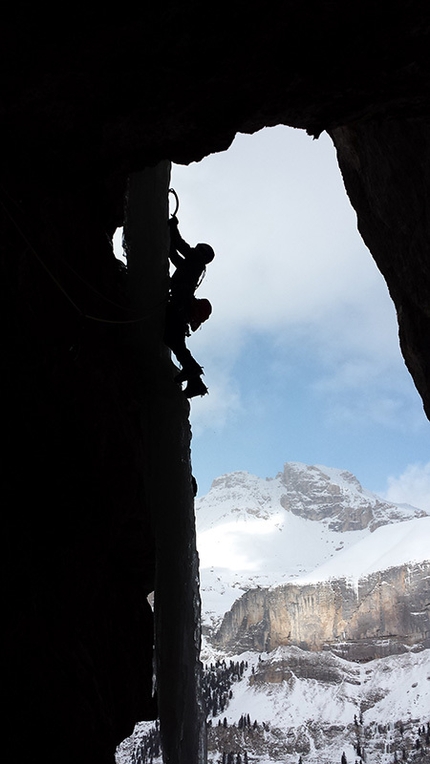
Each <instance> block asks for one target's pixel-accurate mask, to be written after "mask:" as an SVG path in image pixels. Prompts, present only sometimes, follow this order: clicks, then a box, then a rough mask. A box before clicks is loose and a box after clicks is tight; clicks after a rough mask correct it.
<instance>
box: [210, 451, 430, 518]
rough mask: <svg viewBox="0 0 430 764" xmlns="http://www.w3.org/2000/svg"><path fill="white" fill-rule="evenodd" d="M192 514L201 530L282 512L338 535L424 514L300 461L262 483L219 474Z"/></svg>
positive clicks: (333, 471)
mask: <svg viewBox="0 0 430 764" xmlns="http://www.w3.org/2000/svg"><path fill="white" fill-rule="evenodd" d="M208 508H210V512H209V513H208V512H207V511H206V510H207V509H208ZM196 509H197V512H198V514H199V527H200V529H201V530H203V529H206V528H208V527H210V526H213V525H214V524H216V523H219V522H220V520H221V519H222V518H223V517H228V516H232V515H236V517H237V518H239V517H241V518H243V519H246V517H247V516H254V517H259V518H265V519H268V518H269V517H271V516H273V515H274V514H279V513H281V514H282V511H285V510H286V511H287V512H292V513H293V514H294V515H297V516H298V517H302V518H304V519H307V520H312V521H318V522H324V523H325V524H327V526H328V527H329V528H330V529H331V530H335V531H340V532H344V531H352V530H363V529H364V528H367V527H368V528H369V529H370V530H372V531H373V530H375V528H377V527H379V526H380V525H384V524H386V523H391V522H399V521H401V520H410V519H412V518H413V517H424V516H425V515H426V512H424V511H423V510H420V509H416V508H414V507H409V506H405V505H399V504H392V503H390V502H386V501H385V500H383V499H381V498H380V497H379V496H377V495H376V494H374V493H371V492H370V491H367V490H365V489H364V488H363V487H362V486H361V484H360V483H359V481H358V480H357V478H356V477H355V476H354V475H352V474H351V473H350V472H347V471H345V470H341V469H336V468H334V467H325V466H321V465H306V464H302V463H301V462H288V463H287V464H285V465H284V469H283V471H282V472H279V473H278V474H277V475H276V477H275V478H266V479H262V478H259V477H256V476H255V475H250V474H249V473H248V472H243V471H240V472H233V473H230V474H226V475H222V476H221V477H218V478H216V480H214V481H213V483H212V486H211V489H210V491H209V493H208V494H206V496H203V497H202V498H200V499H198V500H197V502H196Z"/></svg>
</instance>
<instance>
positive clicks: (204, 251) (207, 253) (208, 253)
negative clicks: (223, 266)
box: [195, 244, 215, 263]
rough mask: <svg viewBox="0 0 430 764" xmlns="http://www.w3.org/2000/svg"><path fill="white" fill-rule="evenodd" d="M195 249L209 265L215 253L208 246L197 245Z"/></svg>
mask: <svg viewBox="0 0 430 764" xmlns="http://www.w3.org/2000/svg"><path fill="white" fill-rule="evenodd" d="M195 249H196V252H198V254H199V255H200V257H201V258H202V260H203V262H205V263H211V262H212V260H213V259H214V257H215V252H214V251H213V249H212V247H211V246H210V245H209V244H197V245H196V248H195Z"/></svg>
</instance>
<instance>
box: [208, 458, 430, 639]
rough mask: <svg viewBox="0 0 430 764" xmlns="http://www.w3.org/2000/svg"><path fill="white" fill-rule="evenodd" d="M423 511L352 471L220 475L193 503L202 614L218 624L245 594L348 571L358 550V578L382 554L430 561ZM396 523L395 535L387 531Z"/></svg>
mask: <svg viewBox="0 0 430 764" xmlns="http://www.w3.org/2000/svg"><path fill="white" fill-rule="evenodd" d="M426 514H427V513H426V512H423V511H422V510H419V509H416V508H414V507H409V506H402V505H396V504H390V503H389V502H386V501H384V500H383V499H381V498H380V497H378V496H376V495H375V494H373V493H371V492H370V491H367V490H366V489H364V488H363V487H362V486H361V485H360V483H359V481H358V480H357V478H355V477H354V475H352V474H351V473H349V472H345V471H344V470H341V469H335V468H331V467H324V466H321V465H317V466H309V465H306V464H301V463H300V462H289V463H287V464H285V466H284V469H283V471H282V472H280V473H279V474H278V475H277V476H276V477H275V478H266V479H263V478H259V477H256V476H255V475H251V474H249V473H247V472H234V473H231V474H227V475H222V476H221V477H219V478H217V479H216V480H214V481H213V483H212V486H211V489H210V491H209V492H208V493H207V494H206V496H203V497H201V498H199V499H197V500H196V525H197V546H198V551H199V556H200V574H201V591H202V601H203V614H204V620H205V622H206V623H212V625H216V623H219V620H220V618H221V617H222V616H223V614H224V613H225V612H226V611H227V610H229V608H230V607H231V606H232V604H233V602H234V601H235V600H236V599H238V598H239V597H240V596H241V594H242V593H243V592H244V591H247V590H248V589H251V588H255V587H257V586H261V587H272V586H279V585H280V584H283V583H288V582H291V581H297V582H298V581H299V580H303V579H304V578H305V577H310V576H312V577H317V578H318V579H319V580H323V579H327V578H328V577H331V576H334V577H338V576H342V575H349V574H350V573H351V569H352V560H353V559H355V557H351V552H352V549H353V548H355V547H357V556H356V557H357V565H356V567H354V577H355V578H359V577H360V575H365V574H367V573H369V565H370V563H372V570H373V569H378V568H377V567H376V568H375V565H376V566H377V565H378V564H379V563H378V562H377V561H378V560H379V562H380V564H381V565H383V566H385V567H389V566H390V565H393V564H394V565H397V564H401V563H404V562H408V561H409V560H418V561H420V560H422V559H424V558H427V557H428V552H427V553H426V554H424V555H423V552H422V547H423V546H424V548H425V547H428V542H429V536H428V533H429V522H430V519H429V518H426ZM418 520H419V522H418ZM405 521H410V522H405ZM416 523H418V526H419V527H417V526H416ZM422 523H423V524H422ZM394 526H397V527H398V532H397V531H396V532H395V533H392V532H389V531H391V530H393V531H394V530H395V527H394ZM406 526H407V527H406ZM374 531H377V532H376V533H374ZM409 531H410V532H409ZM405 538H407V539H408V543H407V544H406V542H405ZM418 542H419V544H418ZM417 544H418V545H419V549H418V550H417V548H416V547H417ZM393 549H395V550H397V551H396V555H394V553H393V554H392V551H391V550H393ZM399 550H400V551H401V550H403V551H404V554H403V552H402V554H400V551H399ZM358 552H359V553H358ZM405 554H406V557H405V556H404V555H405ZM337 561H339V564H338V565H337ZM356 568H357V569H356Z"/></svg>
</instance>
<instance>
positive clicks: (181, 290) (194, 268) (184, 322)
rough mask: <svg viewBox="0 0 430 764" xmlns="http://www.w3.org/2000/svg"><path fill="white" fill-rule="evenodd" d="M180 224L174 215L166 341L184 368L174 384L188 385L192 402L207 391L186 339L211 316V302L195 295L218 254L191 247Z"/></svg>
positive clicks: (186, 390) (200, 245) (187, 394)
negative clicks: (172, 267)
mask: <svg viewBox="0 0 430 764" xmlns="http://www.w3.org/2000/svg"><path fill="white" fill-rule="evenodd" d="M178 224H179V221H178V219H177V217H176V215H173V216H172V217H171V218H170V220H169V227H170V251H169V259H170V260H171V262H172V263H173V265H174V266H175V268H176V270H175V272H174V273H173V274H172V276H171V278H170V291H169V300H168V303H167V309H166V327H165V337H164V340H165V343H166V345H167V346H168V347H169V348H170V349H171V350H173V352H174V354H175V356H176V358H177V359H178V361H179V363H180V364H181V366H182V369H181V371H180V372H179V374H177V375H176V377H175V381H176V382H178V383H179V384H181V383H182V382H187V386H186V388H185V390H184V392H185V395H186V396H187V398H193V397H194V396H196V395H205V394H206V393H207V392H208V389H207V387H206V385H205V384H204V383H203V381H202V379H201V376H202V374H203V369H202V367H201V366H199V364H198V363H197V361H196V360H195V359H194V358H193V356H192V355H191V353H190V351H189V350H188V348H187V346H186V342H185V338H186V337H189V336H190V329H191V331H193V332H194V331H196V330H197V329H198V328H199V326H201V324H202V323H203V322H204V321H206V320H207V319H208V318H209V316H210V314H211V312H212V306H211V304H210V302H209V300H206V299H201V300H198V299H197V298H196V297H195V296H194V292H195V290H196V289H197V287H198V286H199V284H200V283H201V280H202V278H203V276H204V274H205V272H206V265H207V264H208V263H210V262H211V261H212V260H213V259H214V257H215V253H214V251H213V249H212V247H210V246H209V244H197V245H196V246H195V247H190V245H189V244H187V242H186V241H184V239H183V238H182V236H181V235H180V233H179V230H178Z"/></svg>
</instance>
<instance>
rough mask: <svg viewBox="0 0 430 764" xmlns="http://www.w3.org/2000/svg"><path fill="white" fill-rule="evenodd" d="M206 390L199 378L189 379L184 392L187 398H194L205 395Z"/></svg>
mask: <svg viewBox="0 0 430 764" xmlns="http://www.w3.org/2000/svg"><path fill="white" fill-rule="evenodd" d="M207 392H208V389H207V387H206V385H205V383H204V382H203V380H202V379H201V377H191V379H189V380H188V383H187V386H186V388H185V390H184V393H185V395H186V396H187V398H195V396H196V395H206V393H207Z"/></svg>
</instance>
